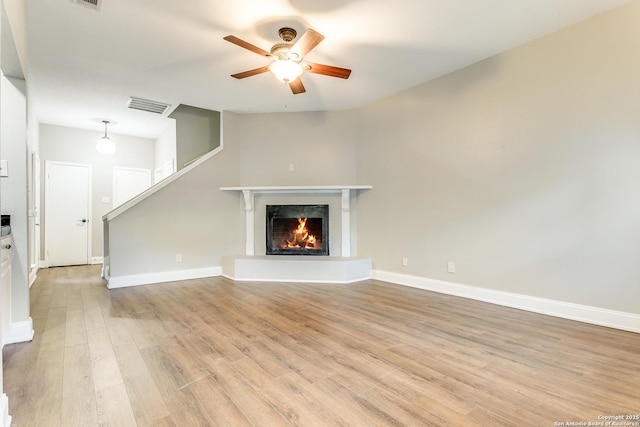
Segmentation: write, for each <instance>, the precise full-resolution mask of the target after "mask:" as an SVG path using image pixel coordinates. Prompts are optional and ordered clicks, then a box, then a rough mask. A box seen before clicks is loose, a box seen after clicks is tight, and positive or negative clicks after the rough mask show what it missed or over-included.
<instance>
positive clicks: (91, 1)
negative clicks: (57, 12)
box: [71, 0, 102, 10]
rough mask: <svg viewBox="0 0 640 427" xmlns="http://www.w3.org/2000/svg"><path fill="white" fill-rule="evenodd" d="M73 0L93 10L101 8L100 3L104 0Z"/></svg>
mask: <svg viewBox="0 0 640 427" xmlns="http://www.w3.org/2000/svg"><path fill="white" fill-rule="evenodd" d="M71 1H73V2H74V3H76V4H79V5H82V6H84V7H88V8H89V9H93V10H100V5H101V4H102V0H71Z"/></svg>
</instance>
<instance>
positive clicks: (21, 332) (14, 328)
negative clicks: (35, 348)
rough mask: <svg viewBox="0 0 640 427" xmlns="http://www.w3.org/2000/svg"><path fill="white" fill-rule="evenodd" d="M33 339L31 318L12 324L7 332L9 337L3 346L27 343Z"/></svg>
mask: <svg viewBox="0 0 640 427" xmlns="http://www.w3.org/2000/svg"><path fill="white" fill-rule="evenodd" d="M32 339H33V320H32V319H31V317H29V319H27V320H23V321H22V322H13V323H12V324H11V329H10V330H9V336H8V337H7V339H6V340H5V342H4V343H5V344H15V343H17V342H27V341H31V340H32Z"/></svg>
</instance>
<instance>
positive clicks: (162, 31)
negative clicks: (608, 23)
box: [27, 0, 629, 138]
mask: <svg viewBox="0 0 640 427" xmlns="http://www.w3.org/2000/svg"><path fill="white" fill-rule="evenodd" d="M628 1H629V0H395V1H389V0H243V1H238V0H188V1H184V0H183V1H179V0H102V4H101V8H100V10H99V11H95V10H91V9H88V8H86V7H84V6H81V5H78V4H77V3H75V0H29V6H28V25H27V28H28V58H29V64H28V87H29V91H30V95H31V102H32V106H33V107H34V111H35V112H36V114H37V116H38V119H39V120H40V122H41V123H49V124H56V125H62V126H71V127H77V128H82V129H94V130H97V131H102V130H103V129H104V128H103V124H102V123H101V120H103V119H108V120H112V121H113V122H114V124H113V125H112V126H110V128H109V131H110V133H121V134H129V135H137V136H143V137H150V138H155V137H156V136H157V135H158V134H159V133H160V132H162V131H163V130H164V129H165V127H166V126H167V124H168V119H167V118H166V117H165V116H160V115H157V114H152V113H147V112H140V111H135V110H131V109H128V108H126V103H127V101H128V99H129V97H130V96H137V97H141V98H146V99H150V100H154V101H161V102H167V103H170V104H172V106H173V107H176V106H177V105H178V104H187V105H192V106H195V107H200V108H207V109H212V110H218V111H223V110H228V111H234V112H284V111H316V110H336V109H350V108H355V107H360V106H363V105H366V104H368V103H370V102H372V101H375V100H378V99H381V98H384V97H386V96H389V95H392V94H394V93H398V92H400V91H402V90H405V89H408V88H410V87H413V86H416V85H418V84H420V83H423V82H426V81H428V80H431V79H433V78H436V77H438V76H441V75H444V74H446V73H449V72H451V71H454V70H456V69H459V68H462V67H464V66H466V65H469V64H472V63H474V62H477V61H479V60H482V59H484V58H487V57H490V56H492V55H495V54H497V53H499V52H502V51H505V50H507V49H510V48H512V47H514V46H517V45H519V44H522V43H525V42H527V41H529V40H533V39H535V38H538V37H540V36H542V35H545V34H548V33H551V32H554V31H556V30H558V29H561V28H563V27H566V26H568V25H571V24H573V23H576V22H579V21H581V20H584V19H586V18H588V17H590V16H593V15H596V14H598V13H601V12H603V11H606V10H608V9H611V8H614V7H617V6H620V5H622V4H624V3H627V2H628ZM283 26H291V27H293V28H295V29H296V30H298V33H299V34H302V32H304V30H305V28H307V27H311V28H313V29H315V30H316V31H318V32H320V33H322V34H324V35H325V40H324V41H323V42H322V43H320V45H319V46H318V47H316V48H315V49H314V50H313V51H312V52H311V53H309V54H308V55H307V57H306V59H308V60H309V61H312V62H318V63H324V64H329V65H336V66H339V67H344V68H350V69H352V70H353V72H352V74H351V77H350V78H349V79H348V80H342V79H337V78H332V77H327V76H322V75H315V74H305V75H303V76H302V79H303V82H304V85H305V87H306V89H307V92H306V93H304V94H300V95H293V94H292V93H291V91H290V90H289V88H288V87H286V86H285V85H283V84H282V83H279V82H278V81H277V80H276V79H275V78H274V77H273V76H272V75H271V74H270V73H265V74H261V75H258V76H254V77H250V78H247V79H244V80H236V79H234V78H231V77H230V74H233V73H237V72H240V71H245V70H249V69H253V68H257V67H260V66H264V65H267V64H268V63H269V59H268V58H264V57H261V56H259V55H256V54H255V53H252V52H250V51H248V50H245V49H242V48H240V47H238V46H235V45H233V44H231V43H229V42H226V41H224V40H223V39H222V38H223V37H224V36H226V35H229V34H232V35H235V36H237V37H240V38H241V39H244V40H246V41H248V42H250V43H252V44H254V45H256V46H258V47H261V48H263V49H265V50H269V49H270V47H271V46H272V45H273V44H274V43H276V42H277V41H279V38H278V35H277V31H278V29H279V28H280V27H283ZM173 107H172V108H173Z"/></svg>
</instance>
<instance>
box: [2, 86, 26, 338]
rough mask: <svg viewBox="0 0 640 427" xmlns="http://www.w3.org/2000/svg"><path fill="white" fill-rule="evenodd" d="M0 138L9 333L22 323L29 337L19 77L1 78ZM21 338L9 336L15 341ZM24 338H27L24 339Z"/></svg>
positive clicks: (23, 100) (23, 123)
mask: <svg viewBox="0 0 640 427" xmlns="http://www.w3.org/2000/svg"><path fill="white" fill-rule="evenodd" d="M0 84H1V86H2V99H1V101H0V139H1V140H2V158H3V159H5V160H7V162H8V170H9V176H8V177H4V178H1V179H0V186H1V187H2V190H1V191H2V213H4V214H9V215H11V234H12V235H13V244H12V249H11V250H12V254H11V256H12V260H11V323H12V329H13V330H12V334H18V330H19V328H18V326H19V325H24V326H25V328H26V329H27V331H26V334H27V337H28V336H30V333H31V331H30V329H31V318H30V316H29V315H30V311H29V281H28V278H29V241H28V231H27V229H28V217H27V210H28V205H27V192H26V189H27V151H28V150H27V134H26V129H27V101H26V83H25V81H24V80H21V79H13V78H7V77H4V76H1V77H0ZM20 338H21V337H19V336H17V335H16V336H15V337H10V338H9V340H11V341H13V342H15V341H16V340H21V339H20ZM25 340H26V339H25Z"/></svg>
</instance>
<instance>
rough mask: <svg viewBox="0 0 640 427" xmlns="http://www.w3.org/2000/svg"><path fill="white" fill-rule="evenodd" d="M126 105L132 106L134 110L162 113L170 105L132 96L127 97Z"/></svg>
mask: <svg viewBox="0 0 640 427" xmlns="http://www.w3.org/2000/svg"><path fill="white" fill-rule="evenodd" d="M127 107H129V108H133V109H134V110H140V111H148V112H149V113H156V114H164V112H165V111H167V109H168V108H169V107H171V105H170V104H167V103H164V102H156V101H149V100H148V99H142V98H136V97H133V96H132V97H131V98H129V102H128V103H127Z"/></svg>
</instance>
